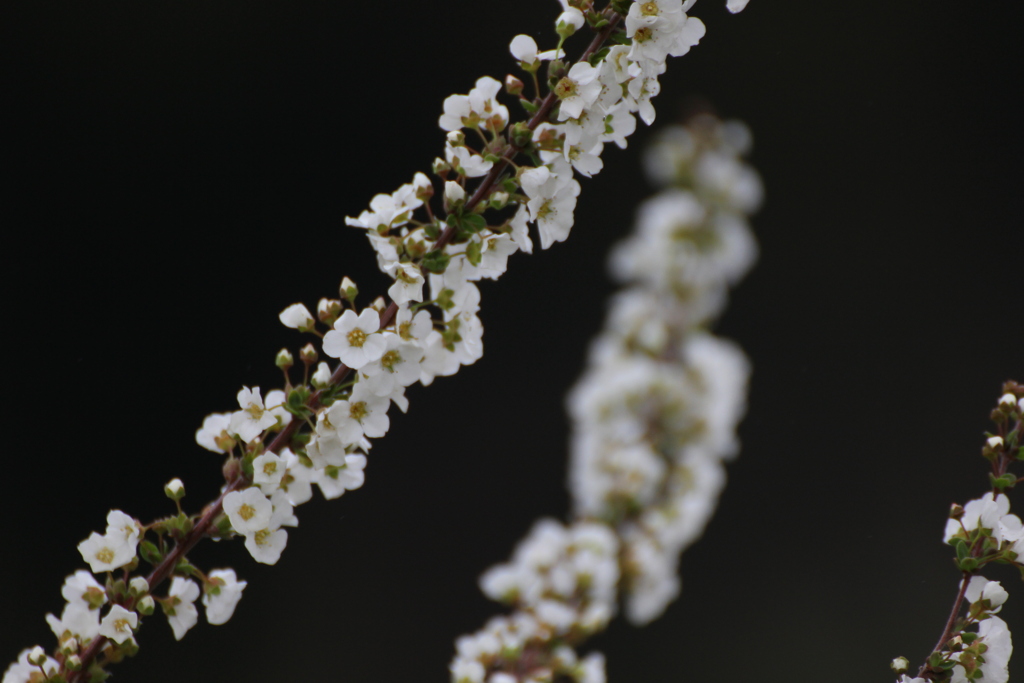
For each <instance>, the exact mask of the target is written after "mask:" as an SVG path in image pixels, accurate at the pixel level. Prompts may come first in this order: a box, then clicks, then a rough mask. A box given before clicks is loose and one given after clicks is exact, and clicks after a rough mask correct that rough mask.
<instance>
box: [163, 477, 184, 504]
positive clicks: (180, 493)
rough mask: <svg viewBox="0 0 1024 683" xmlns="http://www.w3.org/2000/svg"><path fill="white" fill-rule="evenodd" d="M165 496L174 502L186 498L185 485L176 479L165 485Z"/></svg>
mask: <svg viewBox="0 0 1024 683" xmlns="http://www.w3.org/2000/svg"><path fill="white" fill-rule="evenodd" d="M164 495H165V496H167V497H168V498H170V499H171V500H173V501H179V500H181V499H182V498H184V497H185V485H184V484H183V483H181V479H178V478H177V477H175V478H174V479H171V480H170V481H169V482H167V483H166V484H165V485H164Z"/></svg>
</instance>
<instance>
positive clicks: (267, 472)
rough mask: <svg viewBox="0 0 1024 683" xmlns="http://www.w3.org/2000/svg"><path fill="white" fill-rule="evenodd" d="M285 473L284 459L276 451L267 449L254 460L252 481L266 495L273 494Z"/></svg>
mask: <svg viewBox="0 0 1024 683" xmlns="http://www.w3.org/2000/svg"><path fill="white" fill-rule="evenodd" d="M284 473H285V464H284V459H283V458H282V457H281V456H279V455H277V454H276V453H271V452H270V451H267V452H266V453H263V454H262V455H260V456H258V457H256V458H255V459H253V461H252V481H253V483H254V484H256V485H258V486H259V487H260V490H261V491H263V493H264V494H266V495H271V494H273V492H274V491H276V490H277V488H278V487H279V486H280V485H281V480H282V479H283V478H284Z"/></svg>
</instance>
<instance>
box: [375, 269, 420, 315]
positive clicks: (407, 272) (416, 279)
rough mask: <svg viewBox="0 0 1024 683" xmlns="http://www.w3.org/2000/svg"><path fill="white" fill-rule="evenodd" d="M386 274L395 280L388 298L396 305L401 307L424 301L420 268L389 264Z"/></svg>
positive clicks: (389, 290)
mask: <svg viewBox="0 0 1024 683" xmlns="http://www.w3.org/2000/svg"><path fill="white" fill-rule="evenodd" d="M384 272H385V273H387V274H388V275H390V276H391V277H392V278H394V280H395V283H394V284H393V285H391V287H390V288H389V289H388V296H389V297H391V300H392V301H394V302H395V303H396V304H398V305H399V306H401V305H402V304H406V303H409V302H410V301H423V273H421V272H420V269H419V267H417V266H416V265H414V264H412V263H399V262H397V261H396V262H394V263H391V264H389V265H388V267H387V268H386V269H385V271H384Z"/></svg>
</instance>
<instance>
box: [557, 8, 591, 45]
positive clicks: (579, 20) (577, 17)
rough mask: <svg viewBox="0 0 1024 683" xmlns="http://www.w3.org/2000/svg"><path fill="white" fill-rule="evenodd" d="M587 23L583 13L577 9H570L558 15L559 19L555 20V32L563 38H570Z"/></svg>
mask: <svg viewBox="0 0 1024 683" xmlns="http://www.w3.org/2000/svg"><path fill="white" fill-rule="evenodd" d="M585 22H586V19H584V18H583V12H581V11H579V10H578V9H576V8H575V7H570V8H569V9H567V10H565V11H564V12H562V13H561V14H559V15H558V19H556V20H555V32H556V33H557V34H558V35H559V36H560V37H561V38H568V37H569V36H571V35H572V34H574V33H576V30H577V29H579V28H580V27H581V26H583V24H584V23H585Z"/></svg>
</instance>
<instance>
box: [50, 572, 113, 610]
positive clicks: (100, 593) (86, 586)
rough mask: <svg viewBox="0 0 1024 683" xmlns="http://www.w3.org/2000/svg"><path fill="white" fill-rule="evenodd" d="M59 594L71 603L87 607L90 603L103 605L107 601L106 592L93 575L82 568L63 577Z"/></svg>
mask: <svg viewBox="0 0 1024 683" xmlns="http://www.w3.org/2000/svg"><path fill="white" fill-rule="evenodd" d="M60 594H61V595H62V596H64V599H65V600H67V601H68V602H71V603H76V604H81V605H83V606H86V607H89V606H92V605H96V606H99V605H103V604H106V602H107V593H106V591H105V590H104V589H103V586H101V585H100V584H99V583H97V581H96V579H95V578H93V575H92V574H90V573H89V572H87V571H85V570H84V569H79V570H78V571H77V572H75V573H74V574H72V575H70V576H69V577H67V578H66V579H64V586H63V587H62V588H61V589H60Z"/></svg>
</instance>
